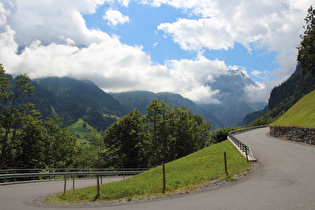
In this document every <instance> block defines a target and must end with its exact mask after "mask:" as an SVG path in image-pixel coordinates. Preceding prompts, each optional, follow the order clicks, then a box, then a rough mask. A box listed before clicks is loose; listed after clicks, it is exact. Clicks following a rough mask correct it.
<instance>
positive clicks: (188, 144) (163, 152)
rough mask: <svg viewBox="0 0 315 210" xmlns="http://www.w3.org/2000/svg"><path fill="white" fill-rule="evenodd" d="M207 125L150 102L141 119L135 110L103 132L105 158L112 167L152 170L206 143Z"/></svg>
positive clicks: (188, 114) (186, 113) (187, 112)
mask: <svg viewBox="0 0 315 210" xmlns="http://www.w3.org/2000/svg"><path fill="white" fill-rule="evenodd" d="M210 129H211V126H210V123H209V122H207V121H204V120H203V119H202V118H201V117H200V116H199V115H197V114H192V113H191V112H190V110H189V109H186V108H178V107H176V106H175V107H174V108H171V107H170V104H167V103H166V102H164V101H163V100H162V101H160V102H159V101H158V100H157V99H153V100H152V101H151V102H150V103H149V105H148V106H147V109H146V114H144V115H142V114H141V113H140V112H139V111H138V110H137V109H135V110H134V111H133V112H130V113H129V114H128V115H125V116H123V117H122V118H120V119H119V120H118V121H117V122H115V123H113V124H112V125H111V126H110V127H109V128H108V129H106V131H105V132H103V135H102V137H103V139H104V146H105V147H106V148H107V149H108V153H107V158H108V160H109V161H110V163H111V165H113V166H114V167H152V166H156V165H159V164H162V163H166V162H169V161H172V160H175V159H178V158H181V157H183V156H186V155H188V154H190V153H193V152H195V151H197V150H199V149H201V148H204V147H205V146H206V145H207V144H208V143H209V134H210Z"/></svg>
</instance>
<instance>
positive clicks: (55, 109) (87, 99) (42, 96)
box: [25, 77, 125, 130]
mask: <svg viewBox="0 0 315 210" xmlns="http://www.w3.org/2000/svg"><path fill="white" fill-rule="evenodd" d="M33 86H34V87H35V91H34V92H33V95H32V96H31V97H29V98H27V99H25V100H27V101H29V102H31V103H34V104H35V105H36V107H35V108H36V109H38V110H40V112H41V113H42V114H43V117H44V118H46V117H53V116H60V117H62V118H63V123H64V126H68V125H70V124H72V123H74V122H76V121H77V120H78V119H80V118H82V119H83V120H84V121H85V122H87V123H88V124H90V125H91V126H93V127H94V128H96V129H98V130H104V129H105V128H107V127H108V126H110V125H111V124H112V123H113V122H114V121H115V120H116V119H117V117H120V116H121V115H122V114H123V113H124V112H125V111H124V109H123V107H122V106H121V105H120V103H119V102H118V101H116V100H115V99H114V98H113V97H112V96H111V95H109V94H107V93H105V92H104V91H103V90H101V89H100V88H99V87H97V86H96V85H95V84H94V83H92V82H89V81H80V80H75V79H71V78H68V77H62V78H58V77H48V78H42V79H36V80H33Z"/></svg>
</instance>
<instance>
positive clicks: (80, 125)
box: [67, 119, 96, 140]
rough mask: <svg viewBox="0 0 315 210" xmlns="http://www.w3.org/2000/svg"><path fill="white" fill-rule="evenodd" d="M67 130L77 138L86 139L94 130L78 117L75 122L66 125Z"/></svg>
mask: <svg viewBox="0 0 315 210" xmlns="http://www.w3.org/2000/svg"><path fill="white" fill-rule="evenodd" d="M67 129H68V131H69V132H71V133H73V134H74V135H75V136H76V137H77V138H79V139H83V140H85V139H87V138H88V137H89V136H90V135H91V132H92V130H96V129H95V128H93V127H92V126H90V125H89V124H87V123H86V122H84V121H83V120H82V119H79V120H78V121H77V122H75V123H73V124H72V125H70V126H68V127H67Z"/></svg>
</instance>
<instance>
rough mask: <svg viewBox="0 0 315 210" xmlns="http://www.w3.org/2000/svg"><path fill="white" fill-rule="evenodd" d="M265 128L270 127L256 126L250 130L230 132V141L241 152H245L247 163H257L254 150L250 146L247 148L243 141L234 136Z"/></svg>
mask: <svg viewBox="0 0 315 210" xmlns="http://www.w3.org/2000/svg"><path fill="white" fill-rule="evenodd" d="M264 127H268V125H260V126H255V127H249V128H244V129H239V130H234V131H230V132H229V134H228V137H229V139H230V140H231V141H233V142H234V144H235V145H236V146H237V147H238V148H239V150H240V151H242V152H243V155H244V156H245V157H246V159H247V161H249V162H255V161H256V159H255V157H254V155H253V152H252V150H251V149H250V147H249V146H247V145H246V144H244V143H243V142H242V141H240V140H239V139H237V138H236V137H235V136H233V134H236V133H242V132H246V131H249V130H254V129H258V128H264Z"/></svg>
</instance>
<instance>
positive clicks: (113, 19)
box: [103, 9, 129, 26]
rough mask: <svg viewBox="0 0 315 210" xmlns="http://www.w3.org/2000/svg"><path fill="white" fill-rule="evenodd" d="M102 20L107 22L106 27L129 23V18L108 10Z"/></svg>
mask: <svg viewBox="0 0 315 210" xmlns="http://www.w3.org/2000/svg"><path fill="white" fill-rule="evenodd" d="M103 18H104V20H107V21H108V25H113V26H115V25H117V24H124V23H127V22H129V17H128V16H125V15H123V14H121V12H119V11H117V10H112V9H109V10H107V11H106V12H105V15H104V16H103Z"/></svg>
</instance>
